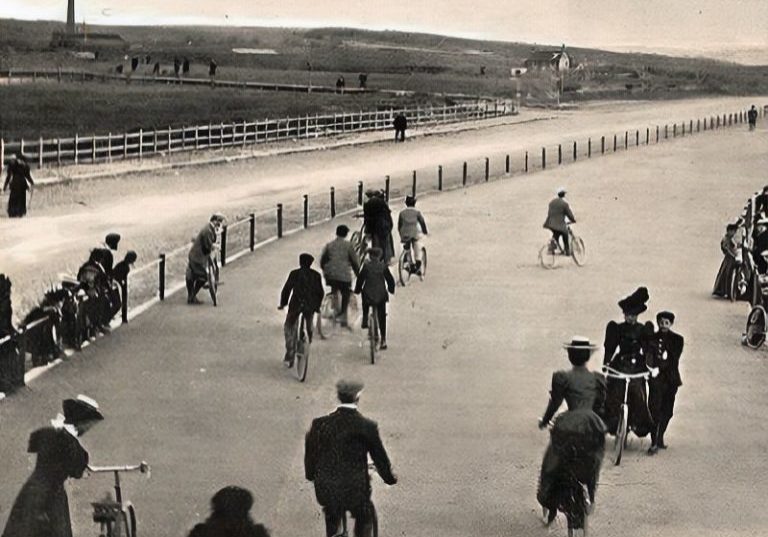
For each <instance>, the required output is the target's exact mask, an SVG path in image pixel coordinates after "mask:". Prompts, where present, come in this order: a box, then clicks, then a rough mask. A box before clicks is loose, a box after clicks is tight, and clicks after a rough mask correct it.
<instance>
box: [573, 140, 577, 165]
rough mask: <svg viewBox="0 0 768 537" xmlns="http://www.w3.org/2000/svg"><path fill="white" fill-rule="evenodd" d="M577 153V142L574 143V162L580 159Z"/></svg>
mask: <svg viewBox="0 0 768 537" xmlns="http://www.w3.org/2000/svg"><path fill="white" fill-rule="evenodd" d="M576 151H577V148H576V142H573V160H574V162H575V161H576V159H577V158H578V156H577V155H576Z"/></svg>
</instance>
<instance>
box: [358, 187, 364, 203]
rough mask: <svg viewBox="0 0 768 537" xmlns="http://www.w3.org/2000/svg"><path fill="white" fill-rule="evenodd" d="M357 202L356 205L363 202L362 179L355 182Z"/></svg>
mask: <svg viewBox="0 0 768 537" xmlns="http://www.w3.org/2000/svg"><path fill="white" fill-rule="evenodd" d="M357 204H358V205H362V204H363V182H362V181H358V182H357Z"/></svg>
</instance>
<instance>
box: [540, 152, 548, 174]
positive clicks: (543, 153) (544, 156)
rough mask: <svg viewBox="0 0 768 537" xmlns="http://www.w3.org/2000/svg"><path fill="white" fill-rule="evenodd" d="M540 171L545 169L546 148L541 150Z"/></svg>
mask: <svg viewBox="0 0 768 537" xmlns="http://www.w3.org/2000/svg"><path fill="white" fill-rule="evenodd" d="M541 169H542V170H546V169H547V148H546V147H542V148H541Z"/></svg>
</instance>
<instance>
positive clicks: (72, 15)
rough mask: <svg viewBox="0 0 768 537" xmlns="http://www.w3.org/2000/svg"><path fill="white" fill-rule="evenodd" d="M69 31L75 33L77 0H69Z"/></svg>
mask: <svg viewBox="0 0 768 537" xmlns="http://www.w3.org/2000/svg"><path fill="white" fill-rule="evenodd" d="M67 33H68V34H74V33H75V0H68V1H67Z"/></svg>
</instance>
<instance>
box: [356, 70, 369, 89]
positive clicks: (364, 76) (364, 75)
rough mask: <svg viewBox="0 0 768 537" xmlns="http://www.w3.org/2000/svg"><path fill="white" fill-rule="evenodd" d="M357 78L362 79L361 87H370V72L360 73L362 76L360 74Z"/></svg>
mask: <svg viewBox="0 0 768 537" xmlns="http://www.w3.org/2000/svg"><path fill="white" fill-rule="evenodd" d="M357 79H358V80H359V81H360V89H365V88H367V87H368V73H360V76H358V77H357Z"/></svg>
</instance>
